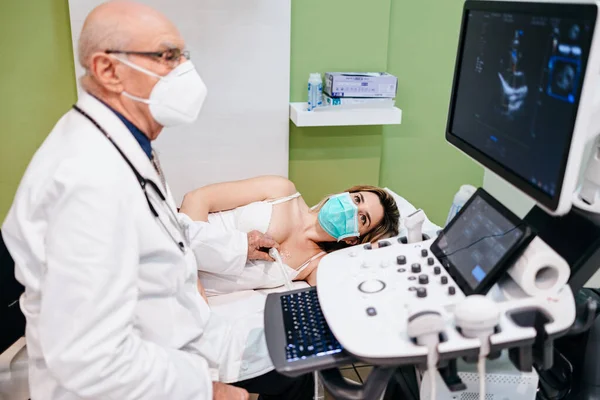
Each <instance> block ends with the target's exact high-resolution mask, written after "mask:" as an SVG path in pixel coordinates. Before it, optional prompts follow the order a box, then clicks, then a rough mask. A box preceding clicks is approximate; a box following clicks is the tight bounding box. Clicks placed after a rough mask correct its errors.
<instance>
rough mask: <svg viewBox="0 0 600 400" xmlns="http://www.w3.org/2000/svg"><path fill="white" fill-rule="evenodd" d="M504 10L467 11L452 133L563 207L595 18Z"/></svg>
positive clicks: (582, 12)
mask: <svg viewBox="0 0 600 400" xmlns="http://www.w3.org/2000/svg"><path fill="white" fill-rule="evenodd" d="M468 3H469V2H468ZM471 3H480V2H471ZM481 3H488V4H490V3H496V2H481ZM498 3H500V4H501V6H494V5H492V8H493V7H496V8H497V9H493V10H492V9H489V10H481V9H478V7H481V6H477V5H474V7H473V9H466V11H465V12H466V14H465V20H464V22H463V25H464V26H463V33H462V35H463V36H462V47H461V49H459V56H458V57H459V60H458V63H457V68H458V70H457V72H456V73H457V75H456V78H455V79H456V80H455V88H454V98H453V103H452V106H451V111H450V120H449V134H450V135H454V136H456V137H458V138H459V139H461V141H463V142H465V143H466V144H467V145H468V146H470V147H472V148H473V149H474V150H476V151H477V152H479V153H481V154H477V155H473V154H469V151H467V153H468V154H469V155H471V156H473V157H474V158H476V159H478V158H479V159H478V161H480V162H482V163H483V164H484V165H485V166H488V167H489V165H487V163H486V160H487V159H491V160H493V161H494V162H495V163H497V165H499V167H498V168H496V169H494V168H491V167H490V168H491V169H492V170H495V172H497V173H499V174H500V175H501V176H503V177H504V178H505V179H507V180H509V181H511V182H512V183H515V180H520V182H516V183H515V184H517V183H518V184H520V186H521V187H522V186H526V187H527V186H528V189H529V190H528V193H529V194H530V195H532V196H533V197H534V198H536V200H538V201H540V202H541V203H542V204H546V205H549V203H553V202H554V203H557V202H558V196H559V195H560V190H561V187H562V179H563V176H564V170H565V166H566V162H567V156H568V150H569V147H570V144H571V137H572V132H573V127H574V123H575V116H576V112H577V107H578V102H579V96H580V92H581V87H582V79H583V74H584V72H585V66H586V63H587V58H588V56H589V49H590V44H591V39H592V34H593V28H594V24H595V16H594V15H595V14H593V13H591V12H589V11H590V10H589V9H587V12H586V9H577V7H588V6H587V5H586V6H581V5H573V6H568V5H567V6H563V7H572V8H571V9H570V10H571V11H573V12H572V13H571V14H568V13H567V16H566V17H565V16H564V15H565V13H564V12H563V14H561V13H560V10H561V9H560V8H557V6H556V5H544V4H536V5H535V7H537V8H536V9H531V7H532V6H531V4H529V7H530V8H529V9H526V10H520V11H519V7H520V6H519V5H518V4H516V3H512V4H510V3H502V2H498ZM484 8H485V6H484ZM564 10H565V9H564V8H563V11H564ZM468 146H467V147H468ZM458 147H461V146H458ZM467 150H468V149H467ZM507 175H510V176H507ZM517 186H519V185H517ZM523 190H526V189H523ZM526 191H527V190H526Z"/></svg>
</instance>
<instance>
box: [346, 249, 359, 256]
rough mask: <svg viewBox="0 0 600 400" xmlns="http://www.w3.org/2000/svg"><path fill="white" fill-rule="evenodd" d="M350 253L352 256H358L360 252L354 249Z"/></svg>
mask: <svg viewBox="0 0 600 400" xmlns="http://www.w3.org/2000/svg"><path fill="white" fill-rule="evenodd" d="M348 255H349V256H350V257H356V256H357V255H358V254H357V253H356V251H354V250H352V251H351V252H350V253H348Z"/></svg>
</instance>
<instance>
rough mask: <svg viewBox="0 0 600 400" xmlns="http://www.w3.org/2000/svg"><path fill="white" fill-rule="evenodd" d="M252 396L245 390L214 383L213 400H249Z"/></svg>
mask: <svg viewBox="0 0 600 400" xmlns="http://www.w3.org/2000/svg"><path fill="white" fill-rule="evenodd" d="M249 398H250V395H249V394H248V392H247V391H245V390H244V389H240V388H236V387H235V386H231V385H226V384H224V383H221V382H213V400H248V399H249Z"/></svg>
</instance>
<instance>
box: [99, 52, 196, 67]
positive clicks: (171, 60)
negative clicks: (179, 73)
mask: <svg viewBox="0 0 600 400" xmlns="http://www.w3.org/2000/svg"><path fill="white" fill-rule="evenodd" d="M104 52H105V53H106V54H131V55H136V56H144V57H153V58H157V59H159V60H162V61H163V62H164V63H165V64H169V65H173V64H175V63H177V62H179V60H181V57H182V56H183V57H185V59H186V60H189V59H190V52H189V50H181V49H177V48H172V49H167V50H164V51H127V50H105V51H104Z"/></svg>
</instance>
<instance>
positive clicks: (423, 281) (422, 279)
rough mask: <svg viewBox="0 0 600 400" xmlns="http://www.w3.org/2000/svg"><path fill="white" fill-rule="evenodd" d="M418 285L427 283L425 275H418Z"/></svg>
mask: <svg viewBox="0 0 600 400" xmlns="http://www.w3.org/2000/svg"><path fill="white" fill-rule="evenodd" d="M419 283H420V284H421V285H426V284H428V283H429V277H428V276H427V275H425V274H422V275H419Z"/></svg>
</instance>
